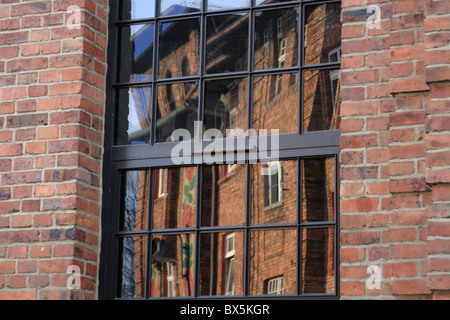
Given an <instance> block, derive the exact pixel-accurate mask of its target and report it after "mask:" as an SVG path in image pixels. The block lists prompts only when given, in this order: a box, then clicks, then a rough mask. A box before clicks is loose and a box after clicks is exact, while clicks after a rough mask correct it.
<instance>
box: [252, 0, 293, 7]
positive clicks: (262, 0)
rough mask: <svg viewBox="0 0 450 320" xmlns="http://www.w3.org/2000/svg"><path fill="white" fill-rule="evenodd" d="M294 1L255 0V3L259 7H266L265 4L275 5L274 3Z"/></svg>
mask: <svg viewBox="0 0 450 320" xmlns="http://www.w3.org/2000/svg"><path fill="white" fill-rule="evenodd" d="M289 1H293V0H255V3H256V5H257V6H259V5H264V4H273V3H280V2H289Z"/></svg>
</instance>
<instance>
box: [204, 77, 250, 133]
mask: <svg viewBox="0 0 450 320" xmlns="http://www.w3.org/2000/svg"><path fill="white" fill-rule="evenodd" d="M203 123H204V125H205V130H207V129H218V130H220V131H221V132H222V135H223V136H224V137H225V136H230V135H231V133H230V132H228V133H230V135H228V134H227V129H235V130H237V129H242V130H243V131H245V130H246V129H247V78H240V79H239V78H238V79H228V80H214V81H207V82H206V83H205V106H204V120H203Z"/></svg>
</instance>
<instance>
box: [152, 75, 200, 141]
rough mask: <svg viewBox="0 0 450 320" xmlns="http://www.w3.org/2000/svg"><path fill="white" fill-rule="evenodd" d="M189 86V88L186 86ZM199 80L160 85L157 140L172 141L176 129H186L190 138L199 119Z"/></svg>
mask: <svg viewBox="0 0 450 320" xmlns="http://www.w3.org/2000/svg"><path fill="white" fill-rule="evenodd" d="M187 86H188V88H186V87H187ZM197 109H198V82H184V83H174V84H165V85H159V86H158V106H157V110H156V142H166V141H171V139H172V133H173V132H174V131H175V130H176V129H185V130H187V131H186V135H189V136H190V139H191V138H193V137H194V136H195V135H194V122H195V121H197V120H198V112H197Z"/></svg>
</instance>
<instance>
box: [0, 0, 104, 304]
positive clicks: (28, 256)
mask: <svg viewBox="0 0 450 320" xmlns="http://www.w3.org/2000/svg"><path fill="white" fill-rule="evenodd" d="M71 5H75V6H77V7H78V8H79V10H75V11H67V9H68V7H69V6H71ZM107 7H108V2H107V0H83V1H78V0H73V1H68V0H54V1H26V2H20V1H19V0H15V1H14V0H10V1H7V3H6V4H1V5H0V28H1V32H0V101H1V102H0V174H1V176H0V179H1V180H0V299H93V298H95V296H96V285H97V280H96V279H97V269H98V254H99V241H100V234H99V232H100V207H101V203H100V200H101V174H100V173H101V166H102V163H101V157H102V154H103V122H104V121H103V114H104V97H105V95H104V87H105V70H106V43H107ZM74 8H75V9H76V7H74ZM77 14H79V17H80V20H79V22H80V24H79V25H76V23H77V22H78V19H75V18H77V17H78V16H76V15H77ZM70 265H76V266H79V267H80V271H81V288H80V289H74V290H69V289H68V288H67V279H68V274H66V270H67V267H68V266H70Z"/></svg>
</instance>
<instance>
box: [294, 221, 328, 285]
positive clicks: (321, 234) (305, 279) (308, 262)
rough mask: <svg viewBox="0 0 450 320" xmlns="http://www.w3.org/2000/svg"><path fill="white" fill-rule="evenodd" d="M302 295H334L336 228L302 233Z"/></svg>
mask: <svg viewBox="0 0 450 320" xmlns="http://www.w3.org/2000/svg"><path fill="white" fill-rule="evenodd" d="M301 237H302V239H301V246H302V249H301V250H302V276H301V278H302V284H301V287H302V293H334V292H335V270H334V269H335V262H334V228H306V229H303V231H302V236H301Z"/></svg>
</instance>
